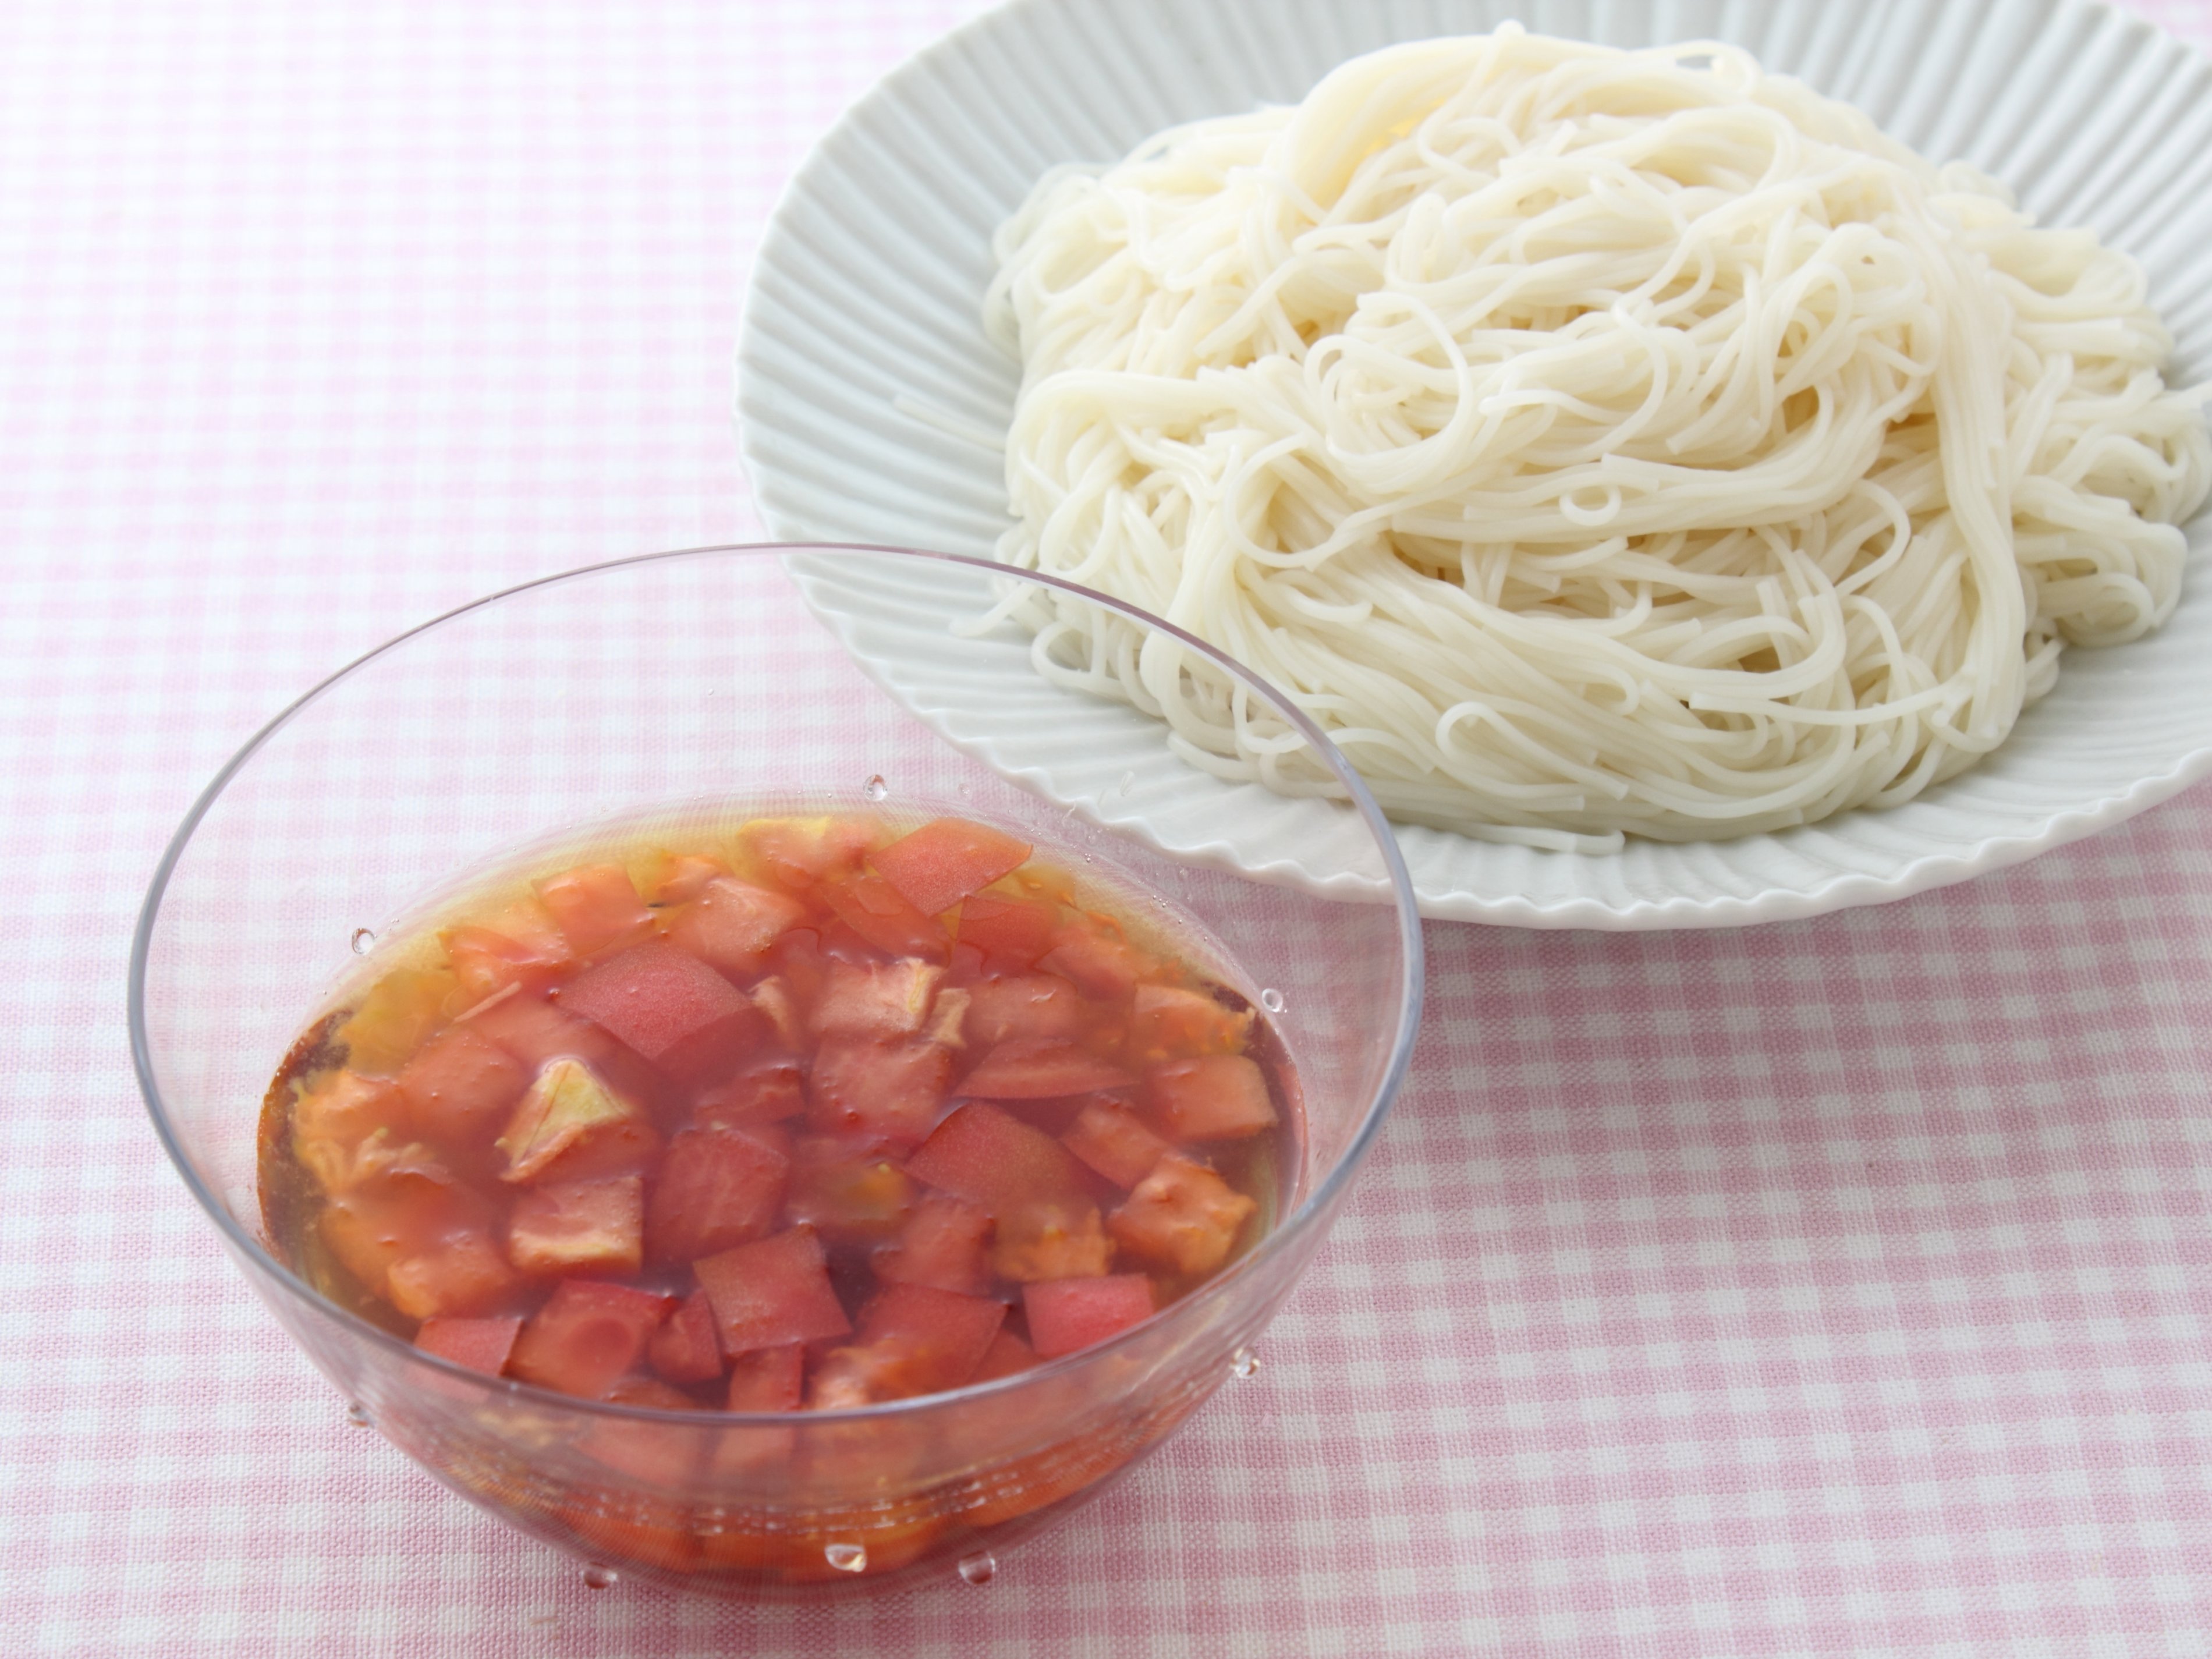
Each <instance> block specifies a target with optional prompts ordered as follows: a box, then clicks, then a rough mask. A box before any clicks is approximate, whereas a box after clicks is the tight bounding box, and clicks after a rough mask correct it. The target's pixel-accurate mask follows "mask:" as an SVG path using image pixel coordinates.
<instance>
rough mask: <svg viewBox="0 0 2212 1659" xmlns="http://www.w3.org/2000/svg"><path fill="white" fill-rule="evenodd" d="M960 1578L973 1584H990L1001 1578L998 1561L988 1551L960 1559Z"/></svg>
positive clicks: (977, 1552)
mask: <svg viewBox="0 0 2212 1659" xmlns="http://www.w3.org/2000/svg"><path fill="white" fill-rule="evenodd" d="M960 1576H961V1577H963V1578H964V1579H966V1580H967V1581H968V1582H969V1583H971V1584H987V1583H990V1582H991V1581H992V1580H993V1579H994V1578H995V1577H998V1576H999V1563H998V1559H997V1558H996V1557H995V1556H994V1555H993V1554H992V1553H991V1552H990V1551H988V1550H977V1551H976V1552H975V1553H974V1554H973V1555H963V1556H962V1557H961V1558H960Z"/></svg>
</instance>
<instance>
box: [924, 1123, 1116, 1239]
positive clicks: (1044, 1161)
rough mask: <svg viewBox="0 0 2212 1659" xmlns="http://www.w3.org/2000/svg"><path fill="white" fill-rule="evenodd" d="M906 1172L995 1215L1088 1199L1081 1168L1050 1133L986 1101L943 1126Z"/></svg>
mask: <svg viewBox="0 0 2212 1659" xmlns="http://www.w3.org/2000/svg"><path fill="white" fill-rule="evenodd" d="M906 1167H907V1173H908V1174H909V1175H911V1176H914V1177H915V1179H916V1180H917V1181H926V1182H928V1183H929V1184H930V1185H931V1186H933V1187H935V1188H938V1189H939V1191H941V1192H947V1193H951V1194H953V1195H954V1196H956V1197H958V1198H964V1199H967V1200H969V1202H971V1203H974V1204H977V1205H980V1206H981V1207H982V1208H983V1209H984V1211H985V1212H987V1213H989V1214H991V1215H993V1216H1004V1215H1007V1214H1011V1213H1012V1212H1014V1211H1016V1210H1018V1209H1020V1208H1022V1207H1024V1206H1028V1205H1031V1204H1036V1203H1038V1202H1044V1201H1049V1200H1080V1199H1082V1198H1083V1196H1084V1193H1085V1187H1084V1178H1083V1169H1082V1166H1081V1165H1080V1164H1078V1163H1077V1162H1076V1161H1075V1159H1074V1158H1073V1156H1071V1155H1070V1153H1069V1152H1068V1151H1067V1149H1066V1147H1065V1146H1061V1145H1060V1143H1059V1142H1058V1141H1057V1140H1054V1139H1053V1138H1052V1137H1051V1136H1050V1135H1048V1134H1046V1133H1044V1132H1043V1131H1042V1130H1039V1129H1033V1128H1031V1127H1030V1126H1029V1125H1028V1124H1026V1123H1024V1122H1022V1121H1020V1120H1019V1119H1018V1118H1015V1117H1012V1116H1009V1115H1007V1114H1006V1113H1005V1112H1003V1111H1000V1109H998V1108H997V1107H995V1106H992V1105H988V1104H987V1103H984V1102H982V1101H971V1102H970V1103H969V1104H967V1105H965V1106H963V1107H962V1108H961V1109H959V1110H958V1111H957V1112H955V1113H953V1114H952V1115H951V1116H950V1117H948V1118H946V1119H945V1121H944V1122H942V1123H940V1124H939V1125H938V1126H937V1127H936V1129H935V1130H934V1131H933V1133H931V1135H930V1137H929V1139H927V1140H926V1141H924V1142H923V1143H922V1144H921V1146H920V1148H918V1149H917V1150H916V1151H915V1154H914V1156H913V1157H911V1158H908V1160H907V1165H906Z"/></svg>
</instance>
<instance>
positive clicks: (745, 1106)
mask: <svg viewBox="0 0 2212 1659" xmlns="http://www.w3.org/2000/svg"><path fill="white" fill-rule="evenodd" d="M805 1109H806V1089H805V1084H804V1083H803V1082H802V1080H801V1079H800V1077H799V1067H797V1066H793V1065H791V1064H789V1063H788V1062H786V1061H779V1062H776V1063H775V1064H772V1065H768V1066H755V1067H754V1068H753V1069H752V1070H751V1071H750V1072H740V1073H738V1075H737V1076H735V1077H733V1078H732V1079H730V1080H729V1081H728V1082H726V1083H723V1084H719V1085H716V1086H715V1087H714V1088H712V1089H709V1090H708V1091H707V1092H706V1093H704V1094H702V1095H701V1096H700V1097H699V1098H698V1101H697V1103H696V1104H694V1105H693V1107H692V1108H691V1122H692V1126H693V1127H695V1128H700V1129H755V1128H761V1127H766V1126H767V1125H769V1124H771V1123H781V1122H784V1121H786V1120H787V1119H790V1118H794V1117H797V1116H798V1115H799V1114H800V1113H801V1112H803V1111H805Z"/></svg>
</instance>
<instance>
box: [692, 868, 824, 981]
mask: <svg viewBox="0 0 2212 1659" xmlns="http://www.w3.org/2000/svg"><path fill="white" fill-rule="evenodd" d="M805 917H806V907H805V905H803V904H801V903H799V902H798V901H797V900H796V899H793V898H792V897H791V896H789V895H787V894H784V893H779V892H776V891H775V890H772V889H770V888H766V887H756V886H754V885H753V884H751V883H750V882H744V881H739V880H738V879H737V878H735V877H734V876H716V877H714V878H713V879H711V880H710V881H708V883H707V884H706V885H705V886H704V887H703V888H702V889H701V890H700V893H699V896H698V897H697V898H696V899H694V900H693V901H692V902H690V903H689V904H687V905H685V906H684V908H683V909H681V910H679V911H678V912H677V913H676V915H674V916H673V917H672V918H671V920H670V921H669V924H668V942H669V943H670V944H671V945H679V946H681V947H682V948H683V949H684V950H686V951H690V953H691V954H692V955H693V956H695V957H698V958H699V959H700V960H701V961H702V962H704V963H710V964H712V965H713V966H714V968H716V969H719V970H720V971H721V972H722V973H723V974H725V975H731V976H732V977H736V978H750V977H751V976H752V975H756V974H757V973H759V972H760V971H761V970H762V969H763V968H764V967H765V966H766V965H767V963H768V953H769V949H770V948H771V947H772V946H773V945H775V942H776V940H777V939H779V938H781V936H782V934H783V932H784V930H785V929H786V928H788V927H795V926H796V925H797V924H798V923H799V922H800V921H805Z"/></svg>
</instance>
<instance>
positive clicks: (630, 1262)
mask: <svg viewBox="0 0 2212 1659" xmlns="http://www.w3.org/2000/svg"><path fill="white" fill-rule="evenodd" d="M644 1234H645V1178H644V1177H643V1176H634V1175H629V1176H613V1177H611V1178H609V1179H603V1180H599V1181H572V1182H550V1183H547V1184H545V1185H542V1186H537V1187H532V1188H527V1189H526V1190H525V1191H524V1192H523V1193H522V1194H521V1195H520V1196H519V1197H518V1198H517V1199H516V1200H514V1210H513V1213H512V1214H511V1215H509V1216H508V1218H507V1260H508V1261H512V1262H513V1264H514V1265H515V1267H516V1268H517V1269H519V1270H520V1271H521V1272H523V1273H541V1274H550V1273H635V1272H636V1271H637V1270H638V1269H639V1268H640V1267H642V1266H643V1265H644V1261H645V1252H644V1246H643V1239H644Z"/></svg>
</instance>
